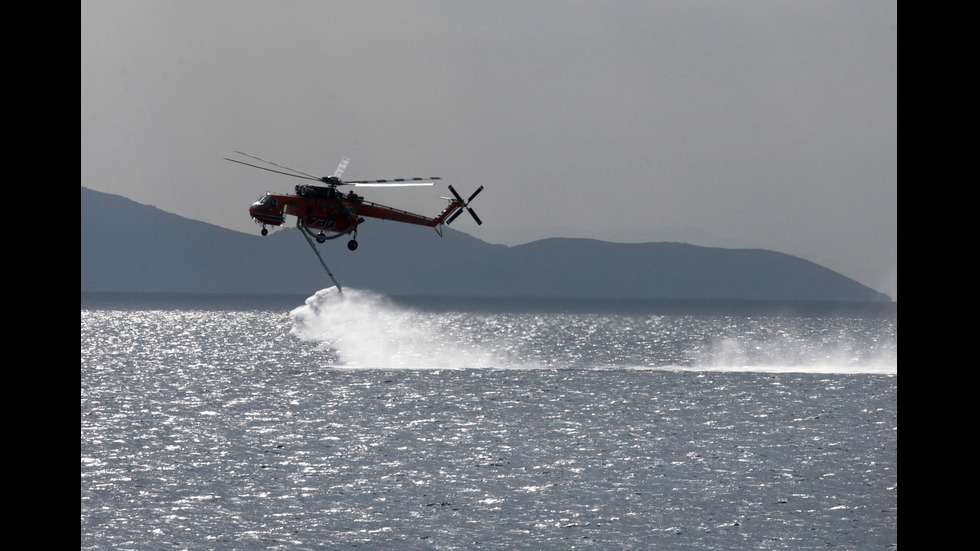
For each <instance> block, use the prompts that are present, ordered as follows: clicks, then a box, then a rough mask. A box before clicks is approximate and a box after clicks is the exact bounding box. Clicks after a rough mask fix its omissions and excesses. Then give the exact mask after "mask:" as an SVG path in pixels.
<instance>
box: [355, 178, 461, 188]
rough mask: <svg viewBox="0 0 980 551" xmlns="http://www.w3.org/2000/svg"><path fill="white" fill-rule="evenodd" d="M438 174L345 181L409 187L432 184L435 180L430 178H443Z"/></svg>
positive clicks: (366, 184)
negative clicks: (423, 176)
mask: <svg viewBox="0 0 980 551" xmlns="http://www.w3.org/2000/svg"><path fill="white" fill-rule="evenodd" d="M441 179H442V178H439V177H438V176H433V177H431V178H384V179H380V180H350V181H349V182H344V184H346V185H351V186H360V187H408V186H431V185H434V184H435V182H432V181H430V180H441Z"/></svg>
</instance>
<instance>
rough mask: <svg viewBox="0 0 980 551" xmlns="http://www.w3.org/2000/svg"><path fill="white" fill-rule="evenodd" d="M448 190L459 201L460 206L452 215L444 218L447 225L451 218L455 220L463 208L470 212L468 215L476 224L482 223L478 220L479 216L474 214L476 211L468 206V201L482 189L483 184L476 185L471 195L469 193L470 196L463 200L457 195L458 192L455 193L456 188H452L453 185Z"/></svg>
mask: <svg viewBox="0 0 980 551" xmlns="http://www.w3.org/2000/svg"><path fill="white" fill-rule="evenodd" d="M449 191H450V192H451V193H452V194H453V197H455V198H456V200H457V201H459V203H460V208H459V210H457V211H456V212H455V213H453V215H452V216H450V217H449V219H448V220H446V224H447V225H448V224H451V223H452V222H453V220H455V219H456V218H457V217H458V216H459V215H460V214H463V209H465V210H467V211H468V212H469V213H470V216H472V217H473V220H475V221H476V223H477V225H482V224H483V221H482V220H480V217H479V216H477V215H476V212H474V211H473V209H471V208H470V202H471V201H473V198H474V197H476V196H477V194H479V193H480V192H481V191H483V186H480V187H478V188H477V189H476V191H474V192H473V195H470V198H469V199H467V200H465V201H464V200H463V198H462V197H460V196H459V194H458V193H456V190H455V189H453V186H449Z"/></svg>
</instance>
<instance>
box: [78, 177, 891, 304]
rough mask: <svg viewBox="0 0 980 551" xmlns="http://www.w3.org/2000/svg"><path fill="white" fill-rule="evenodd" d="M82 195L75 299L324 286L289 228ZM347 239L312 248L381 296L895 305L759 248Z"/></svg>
mask: <svg viewBox="0 0 980 551" xmlns="http://www.w3.org/2000/svg"><path fill="white" fill-rule="evenodd" d="M81 199H82V201H81V227H82V233H81V236H82V237H81V247H82V248H81V280H82V291H83V292H88V291H101V292H174V293H177V292H179V293H282V294H310V293H311V292H313V291H316V290H318V289H322V288H325V287H330V286H332V283H331V282H330V280H329V278H328V277H327V275H326V273H324V271H323V268H322V267H321V266H320V264H319V261H318V260H317V259H316V257H315V256H314V255H313V252H312V251H311V250H310V247H309V245H308V244H307V243H306V240H305V239H303V237H302V235H300V234H299V230H297V229H296V228H288V229H283V230H280V231H275V232H272V233H271V234H270V235H268V236H266V237H261V236H259V235H258V231H256V233H255V234H254V235H253V234H246V233H242V232H237V231H232V230H228V229H224V228H221V227H218V226H214V225H212V224H207V223H205V222H199V221H196V220H190V219H187V218H184V217H181V216H178V215H175V214H171V213H167V212H164V211H162V210H160V209H157V208H156V207H152V206H146V205H141V204H139V203H136V202H133V201H131V200H129V199H126V198H124V197H121V196H118V195H110V194H106V193H101V192H97V191H93V190H90V189H87V188H84V187H83V188H82V192H81ZM242 215H243V216H247V213H246V212H244V209H243V212H242ZM290 220H292V218H291V217H290ZM346 241H347V240H346V239H344V238H340V239H338V240H337V241H328V242H327V243H325V244H323V245H318V248H319V249H320V253H321V255H323V258H324V260H325V261H326V263H327V265H328V266H329V267H330V269H331V271H332V272H333V274H334V275H335V277H336V278H337V279H338V280H339V281H340V283H341V285H344V286H350V287H353V288H359V289H369V290H372V291H376V292H379V293H384V294H387V295H400V296H452V297H491V298H492V297H554V298H583V299H584V298H589V299H719V300H788V301H858V302H880V301H889V302H890V300H891V299H890V298H889V297H887V296H886V295H884V294H882V293H879V292H877V291H875V290H873V289H871V288H869V287H866V286H864V285H861V284H860V283H858V282H856V281H854V280H852V279H849V278H847V277H845V276H843V275H841V274H839V273H837V272H834V271H831V270H829V269H827V268H824V267H822V266H819V265H817V264H814V263H813V262H809V261H807V260H804V259H802V258H798V257H794V256H791V255H787V254H783V253H777V252H773V251H766V250H761V249H723V248H712V247H700V246H695V245H689V244H686V243H609V242H604V241H597V240H592V239H565V238H553V239H543V240H540V241H535V242H533V243H528V244H525V245H518V246H514V247H508V246H505V245H494V244H490V243H486V242H484V241H481V240H479V239H477V238H475V237H472V236H470V235H468V234H465V233H462V232H458V231H455V230H453V229H452V228H448V227H447V228H445V230H444V237H443V238H441V239H440V238H439V236H438V235H437V234H436V233H435V232H434V231H433V230H432V229H431V228H425V227H419V226H411V225H407V224H399V223H396V222H385V221H381V220H374V219H369V220H368V221H367V222H365V223H364V224H363V225H362V226H361V227H360V230H359V234H358V243H359V244H360V247H359V248H358V249H357V251H355V252H351V251H348V250H347V248H346V247H345V246H344V243H346Z"/></svg>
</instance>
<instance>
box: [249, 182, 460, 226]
mask: <svg viewBox="0 0 980 551" xmlns="http://www.w3.org/2000/svg"><path fill="white" fill-rule="evenodd" d="M460 206H462V204H461V203H459V202H458V201H455V200H453V201H450V203H449V206H447V207H446V209H445V210H443V211H442V212H441V213H440V214H439V215H438V216H436V217H435V218H429V217H427V216H422V215H420V214H414V213H411V212H408V211H404V210H401V209H396V208H392V207H388V206H385V205H381V204H378V203H373V202H371V201H365V200H364V198H363V197H361V196H360V195H357V194H355V193H354V192H350V193H341V192H339V191H337V189H336V188H334V187H326V186H311V185H298V186H296V194H295V195H292V194H274V193H266V194H265V195H263V196H262V197H260V198H259V199H258V200H257V201H255V202H254V203H252V205H251V207H249V209H248V212H249V215H250V216H251V217H252V219H253V220H254V221H255V222H256V223H258V224H262V226H263V227H264V226H267V225H268V226H280V225H282V224H283V223H284V222H285V220H286V216H287V215H289V216H295V217H297V218H298V219H299V221H300V223H301V225H303V226H306V227H307V228H309V229H311V230H320V231H325V232H333V233H337V234H348V233H352V232H356V230H357V226H358V225H359V224H361V223H362V222H364V218H365V217H370V218H378V219H381V220H392V221H395V222H404V223H408V224H416V225H420V226H430V227H435V226H438V225H439V224H442V223H443V221H444V220H445V219H446V217H447V216H449V215H450V214H452V213H453V211H455V210H456V209H458V208H459V207H460Z"/></svg>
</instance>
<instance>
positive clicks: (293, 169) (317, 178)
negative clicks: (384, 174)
mask: <svg viewBox="0 0 980 551" xmlns="http://www.w3.org/2000/svg"><path fill="white" fill-rule="evenodd" d="M235 153H238V154H239V155H245V156H246V157H251V158H253V159H255V160H257V161H262V162H263V163H268V164H270V165H272V166H277V167H279V168H282V169H285V170H288V171H290V172H295V173H296V174H302V175H303V176H306V177H307V178H313V179H314V180H320V181H323V178H322V177H320V176H314V175H312V174H307V173H305V172H301V171H299V170H296V169H295V168H289V167H288V166H283V165H280V164H277V163H274V162H272V161H269V160H266V159H263V158H262V157H256V156H255V155H249V154H248V153H245V152H243V151H236V152H235ZM228 160H229V161H230V160H231V159H228ZM341 162H343V161H341ZM242 164H248V163H242ZM250 166H255V165H250ZM344 166H347V163H344ZM256 168H261V167H256Z"/></svg>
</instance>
